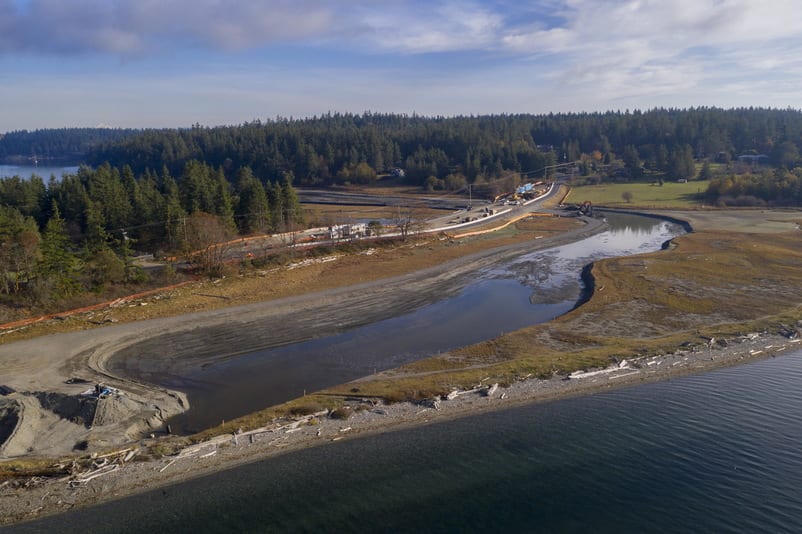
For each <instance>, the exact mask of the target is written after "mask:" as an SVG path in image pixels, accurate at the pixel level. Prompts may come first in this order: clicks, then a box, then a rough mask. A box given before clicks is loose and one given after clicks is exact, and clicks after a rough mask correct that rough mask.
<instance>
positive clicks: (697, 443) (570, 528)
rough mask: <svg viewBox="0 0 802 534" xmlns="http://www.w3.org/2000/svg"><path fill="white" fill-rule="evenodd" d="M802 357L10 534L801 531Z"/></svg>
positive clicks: (270, 467) (395, 437) (362, 450)
mask: <svg viewBox="0 0 802 534" xmlns="http://www.w3.org/2000/svg"><path fill="white" fill-rule="evenodd" d="M801 385H802V352H795V353H791V354H787V355H783V356H779V357H776V358H770V359H766V360H762V361H758V362H753V363H748V364H745V365H741V366H738V367H731V368H725V369H719V370H715V371H711V372H707V373H704V374H700V375H695V376H686V377H683V378H679V379H674V380H670V381H666V382H661V383H654V384H647V385H641V386H633V387H628V388H625V389H619V390H615V391H610V392H604V393H598V394H594V395H590V396H586V397H578V398H572V399H566V400H560V401H554V402H549V403H541V404H533V405H529V406H524V407H517V408H511V409H507V410H503V411H499V412H495V413H488V414H483V415H478V416H471V417H467V418H464V419H459V420H454V421H448V422H443V423H438V424H431V425H428V426H421V427H418V428H414V429H410V430H403V431H396V432H390V433H385V434H381V435H376V436H372V437H365V438H360V439H355V440H351V441H339V442H336V443H327V444H325V445H323V446H320V447H316V448H312V449H307V450H302V451H298V452H293V453H288V454H286V455H283V456H279V457H275V458H271V459H268V460H263V461H259V462H256V463H253V464H249V465H243V466H239V467H236V468H234V469H231V470H228V471H224V472H221V473H217V474H215V475H211V476H206V477H203V478H199V479H196V480H193V481H189V482H186V483H183V484H180V485H176V486H170V487H166V488H164V489H157V490H154V491H150V492H148V493H144V494H141V495H138V496H135V497H130V498H127V499H123V500H119V501H115V502H110V503H107V504H103V505H100V506H96V507H94V508H88V509H84V510H77V511H73V512H70V513H68V514H65V515H63V516H58V517H55V518H50V519H44V520H40V521H37V522H34V523H29V524H24V525H18V526H16V527H12V528H11V529H10V532H51V531H52V532H56V531H58V532H101V531H115V532H162V531H168V530H169V531H173V532H488V531H500V532H594V533H595V532H771V533H778V532H800V531H802V387H800V386H801Z"/></svg>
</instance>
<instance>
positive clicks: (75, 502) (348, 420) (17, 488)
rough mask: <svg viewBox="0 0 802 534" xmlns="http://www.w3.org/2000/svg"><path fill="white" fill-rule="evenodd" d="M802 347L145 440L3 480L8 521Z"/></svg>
mask: <svg viewBox="0 0 802 534" xmlns="http://www.w3.org/2000/svg"><path fill="white" fill-rule="evenodd" d="M799 347H802V344H800V338H799V335H798V333H797V332H796V330H792V331H787V332H785V335H779V334H768V333H758V332H755V333H748V334H746V335H743V336H738V337H732V338H724V339H705V338H699V341H698V343H695V344H690V345H686V346H683V347H678V348H677V349H676V350H675V351H673V352H670V353H665V354H659V355H653V356H649V357H641V358H635V359H630V360H623V361H621V362H618V363H617V364H614V365H611V366H610V367H608V368H606V369H588V370H583V371H578V372H575V373H572V374H571V375H569V376H555V377H553V378H551V379H549V380H540V379H536V378H530V377H520V379H519V380H517V381H516V382H515V383H513V384H511V385H510V386H509V387H497V386H495V385H494V384H485V383H482V384H476V387H475V388H474V389H471V390H469V391H456V390H455V391H453V392H452V393H451V394H449V395H448V396H447V397H445V398H436V399H427V400H426V401H423V402H420V403H409V402H404V403H397V404H389V405H385V404H381V403H376V402H375V401H374V400H372V399H366V398H360V397H358V396H355V397H353V398H350V399H348V400H347V403H346V408H345V409H344V410H338V412H336V413H327V412H320V413H316V414H310V415H307V416H304V417H298V418H296V419H293V420H281V421H276V422H275V423H273V424H271V425H269V426H266V427H264V428H260V429H256V430H251V431H247V432H240V433H235V434H222V435H219V436H217V437H215V438H212V439H209V440H207V441H205V442H201V443H197V444H193V445H191V446H188V447H185V448H182V449H180V450H177V451H174V452H172V453H171V454H168V455H165V456H163V457H158V458H157V457H155V456H157V455H154V452H153V451H154V450H158V447H156V448H150V449H148V447H147V446H148V445H153V442H152V441H150V442H149V440H142V441H140V442H138V443H134V444H130V445H128V446H126V447H122V448H120V449H118V450H115V451H111V452H109V453H106V454H103V455H97V454H92V455H86V456H83V457H80V458H78V459H76V460H70V461H64V462H57V461H54V462H53V464H52V468H53V470H54V471H59V474H54V475H53V476H49V477H42V476H36V477H20V478H17V479H14V480H7V481H6V482H3V483H2V484H0V518H1V519H0V524H8V523H12V522H17V521H24V520H26V519H30V518H34V517H38V516H40V515H44V514H55V513H59V512H63V511H67V510H69V509H71V508H73V507H76V506H88V505H91V504H94V503H98V502H102V501H105V500H109V499H114V498H120V497H123V496H125V495H129V494H133V493H137V492H140V491H144V490H147V489H153V488H157V487H161V486H164V485H168V484H174V483H177V482H181V481H184V480H187V479H190V478H194V477H199V476H204V475H208V474H213V473H214V472H216V471H219V470H222V469H227V468H230V467H233V466H235V465H240V464H244V463H248V462H253V461H259V460H264V459H267V458H270V457H273V456H275V455H279V454H287V453H289V452H291V451H294V450H298V449H301V448H305V447H313V446H325V445H326V444H327V443H331V442H334V441H339V440H345V439H354V438H357V437H360V436H365V435H369V434H374V433H379V432H388V431H393V430H397V429H402V428H406V427H410V426H413V425H421V424H436V423H437V422H438V421H444V420H448V419H453V418H458V417H469V416H471V415H474V414H478V413H483V412H486V411H490V410H501V409H506V408H510V407H514V406H519V405H522V404H527V403H533V402H547V401H552V400H556V399H560V398H565V397H569V396H576V395H587V394H593V393H596V392H600V391H605V390H609V389H612V388H619V387H625V386H634V385H638V384H645V383H649V382H655V381H659V380H667V379H671V378H677V377H680V376H685V375H689V374H695V373H700V372H704V371H707V370H711V369H715V368H718V367H725V366H731V365H738V364H742V363H745V362H747V361H750V360H757V359H762V358H767V357H775V356H779V355H782V354H783V353H784V352H787V351H793V350H796V349H798V348H799Z"/></svg>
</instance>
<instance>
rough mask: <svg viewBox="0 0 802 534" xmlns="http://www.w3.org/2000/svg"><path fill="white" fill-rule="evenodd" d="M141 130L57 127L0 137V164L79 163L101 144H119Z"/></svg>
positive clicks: (21, 131) (15, 132) (11, 133)
mask: <svg viewBox="0 0 802 534" xmlns="http://www.w3.org/2000/svg"><path fill="white" fill-rule="evenodd" d="M141 131H142V130H132V129H115V128H59V129H44V130H34V131H27V130H19V131H14V132H9V133H6V134H0V161H23V160H29V159H32V158H36V159H37V160H40V161H45V160H59V161H69V162H74V163H78V162H81V161H83V160H84V159H85V158H86V156H87V154H88V153H89V151H90V150H91V149H92V148H94V147H97V146H98V145H99V144H101V143H103V142H112V141H119V140H120V139H123V138H125V137H128V136H131V135H134V134H136V133H139V132H141Z"/></svg>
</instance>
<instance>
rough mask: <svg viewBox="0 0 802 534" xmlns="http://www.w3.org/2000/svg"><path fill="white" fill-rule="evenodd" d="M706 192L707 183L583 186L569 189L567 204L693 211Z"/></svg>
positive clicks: (699, 204) (698, 205)
mask: <svg viewBox="0 0 802 534" xmlns="http://www.w3.org/2000/svg"><path fill="white" fill-rule="evenodd" d="M706 189H707V182H706V181H702V182H699V181H691V182H687V183H684V184H680V183H676V182H665V183H664V184H663V185H662V186H660V185H656V184H655V185H653V184H650V183H629V184H601V185H583V186H579V187H574V188H572V189H571V193H570V194H569V195H568V198H567V199H566V203H571V202H573V203H577V204H578V203H581V202H584V201H586V200H589V201H590V202H592V203H593V205H594V206H608V207H619V208H623V207H626V208H673V209H693V208H698V207H700V206H701V205H702V204H701V202H700V200H699V199H698V198H697V196H698V194H699V193H704V192H705V190H706ZM626 193H630V194H631V195H632V197H631V199H630V202H627V201H626V200H624V195H625V194H626Z"/></svg>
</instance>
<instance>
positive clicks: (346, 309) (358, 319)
mask: <svg viewBox="0 0 802 534" xmlns="http://www.w3.org/2000/svg"><path fill="white" fill-rule="evenodd" d="M585 222H586V224H585V226H583V227H580V228H578V229H577V230H573V231H570V232H566V233H564V234H560V235H558V236H554V237H551V238H545V239H541V240H538V241H536V242H531V241H530V242H525V243H519V244H516V245H510V246H506V247H501V248H499V249H494V250H488V251H482V252H479V253H475V254H472V255H469V256H466V257H463V258H459V259H457V260H454V261H450V262H448V263H446V264H443V265H439V266H437V267H434V268H430V269H425V270H422V271H418V272H415V273H411V274H408V275H403V276H399V277H396V278H392V279H384V280H378V281H375V282H369V283H366V284H360V285H359V286H351V287H345V288H338V289H334V290H330V291H324V292H319V293H314V294H307V295H302V296H299V297H290V298H285V299H281V300H273V301H268V302H259V303H255V304H248V305H243V306H234V307H230V308H223V309H218V310H213V311H208V312H200V313H193V314H186V315H181V316H176V317H170V318H163V319H157V320H147V321H140V322H135V323H126V324H117V325H111V326H104V327H102V328H96V329H92V330H87V331H81V332H71V333H66V334H58V335H51V336H45V337H40V338H34V339H30V340H25V341H19V342H15V343H8V344H3V345H0V369H2V375H0V385H8V386H10V387H12V388H13V389H14V390H16V393H12V394H10V395H6V396H0V436H7V438H6V439H5V440H3V442H2V443H0V459H2V458H12V457H19V456H50V457H52V456H61V455H68V454H71V453H73V452H75V451H80V450H87V451H88V452H92V451H103V450H107V449H108V448H109V447H115V446H118V445H124V444H126V443H129V442H130V441H132V440H135V439H139V438H141V437H143V436H146V435H149V434H150V433H152V432H154V431H157V430H160V429H162V428H163V426H164V421H166V420H167V419H169V418H170V417H172V416H174V415H176V414H178V413H181V412H183V411H185V410H187V409H188V408H189V403H188V401H187V399H186V396H185V395H184V394H182V393H179V392H176V391H169V390H166V389H163V388H159V387H156V386H152V385H149V384H144V383H139V382H136V381H132V380H129V379H126V378H125V377H123V376H120V375H118V374H116V373H114V372H112V371H111V370H110V369H109V368H108V362H109V359H110V358H112V357H114V356H115V355H116V356H117V357H120V358H124V359H125V360H126V361H127V362H130V363H131V365H137V364H142V365H148V366H149V368H148V371H149V372H171V371H174V370H176V369H180V367H182V366H188V365H196V364H198V362H200V361H203V362H207V363H208V362H211V361H218V360H222V359H225V358H227V357H231V356H232V355H236V354H241V353H244V352H249V351H253V350H259V349H263V348H267V347H270V346H273V345H276V344H286V343H294V342H298V341H303V340H305V339H306V338H307V337H306V336H308V335H309V332H311V331H313V330H314V332H315V333H316V335H330V334H333V333H337V332H340V331H343V330H346V329H350V328H353V327H355V326H359V325H361V324H366V323H369V322H375V321H378V320H381V319H385V318H388V317H392V316H394V315H397V314H400V313H402V312H403V311H404V310H406V309H407V308H408V307H410V306H419V305H422V304H424V303H426V302H429V301H434V300H437V299H439V298H442V297H443V295H447V294H449V293H450V292H453V291H457V290H458V289H459V288H460V287H462V286H464V285H465V284H466V283H468V281H469V280H470V274H471V273H473V272H475V271H476V270H477V269H480V268H482V267H484V266H486V265H491V264H493V263H495V262H498V261H502V260H503V259H505V258H507V257H513V256H515V255H518V254H521V253H522V252H526V251H531V250H536V249H542V248H548V247H552V246H557V245H560V244H563V243H567V242H571V241H575V240H578V239H582V238H585V237H588V236H590V235H593V234H595V233H598V232H601V231H603V230H605V229H606V227H607V226H606V224H604V223H603V222H602V221H600V220H597V219H586V220H585ZM333 318H336V321H335V320H333ZM142 362H144V363H142ZM97 383H103V384H106V385H108V386H110V387H112V388H115V389H117V390H119V392H120V394H119V395H115V396H113V397H114V398H111V399H106V400H104V401H103V402H101V403H99V404H98V406H97V407H92V406H89V405H88V404H87V403H86V402H84V403H82V404H80V405H77V404H75V402H73V401H75V400H76V399H77V397H78V395H79V394H80V393H81V392H82V391H84V390H85V389H86V388H87V387H91V386H94V385H95V384H97ZM76 402H77V401H76ZM22 406H24V409H22V408H21V407H22ZM98 413H99V414H100V417H97V414H98ZM2 414H6V415H5V416H3V415H2Z"/></svg>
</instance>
